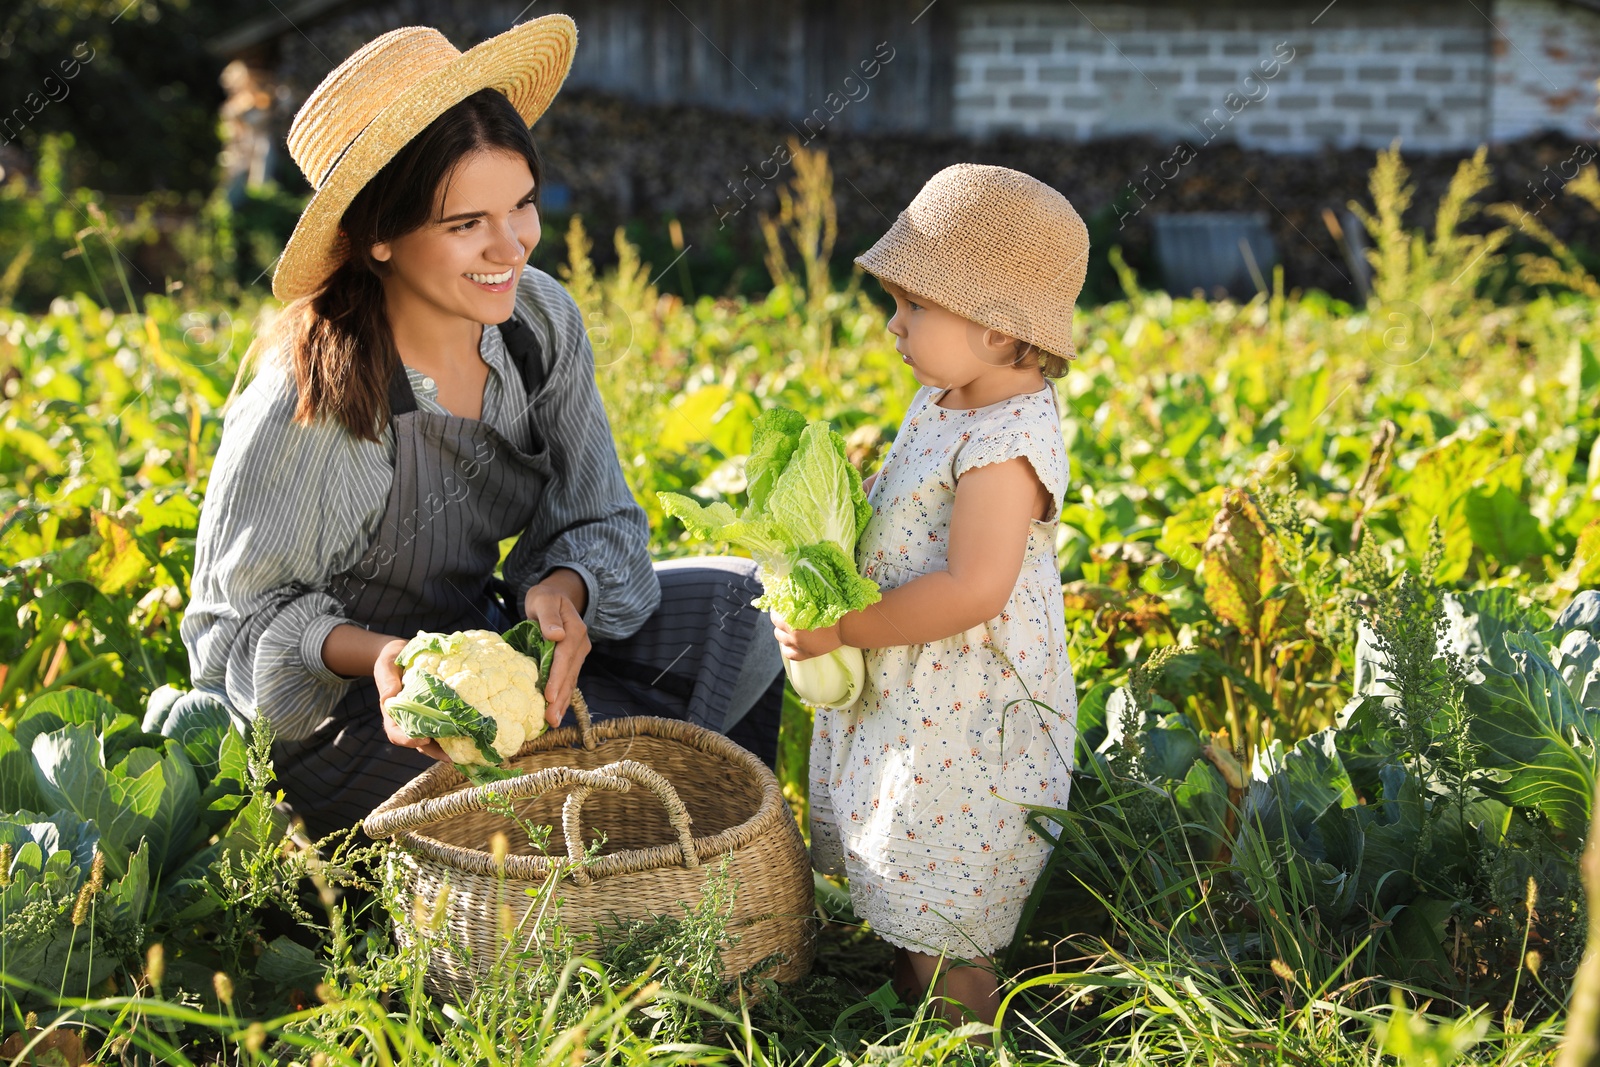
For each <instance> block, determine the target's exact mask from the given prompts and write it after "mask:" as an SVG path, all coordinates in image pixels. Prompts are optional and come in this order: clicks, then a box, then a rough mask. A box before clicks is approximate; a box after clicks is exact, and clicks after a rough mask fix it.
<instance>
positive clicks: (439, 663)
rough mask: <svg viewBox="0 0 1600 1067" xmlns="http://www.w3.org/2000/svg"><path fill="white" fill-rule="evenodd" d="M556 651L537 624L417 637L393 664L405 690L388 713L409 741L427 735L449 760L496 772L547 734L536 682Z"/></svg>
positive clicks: (465, 765)
mask: <svg viewBox="0 0 1600 1067" xmlns="http://www.w3.org/2000/svg"><path fill="white" fill-rule="evenodd" d="M553 651H554V646H553V645H552V644H551V643H550V642H549V641H546V640H545V639H544V637H543V635H542V634H540V632H539V626H538V624H537V623H535V622H531V621H530V622H522V623H518V624H517V625H516V626H514V627H512V628H511V629H510V630H507V631H506V633H505V635H504V636H501V635H500V634H497V633H495V632H494V631H493V630H462V631H459V632H457V633H453V634H439V633H419V634H417V636H415V637H413V638H412V639H411V640H410V642H409V643H407V645H406V647H405V648H404V649H402V650H401V652H400V655H399V657H398V658H397V659H396V662H397V663H398V664H399V665H400V666H401V667H402V668H404V669H405V682H404V687H403V688H402V689H401V690H400V694H399V695H398V696H396V697H395V698H394V699H393V700H391V701H390V702H389V714H390V715H391V716H393V718H394V720H395V722H396V723H397V724H398V725H399V726H400V728H401V729H402V730H404V731H405V732H406V733H407V734H409V735H410V736H412V737H432V738H435V739H437V740H438V742H439V747H440V748H442V749H444V752H445V755H447V756H449V757H450V759H451V761H453V762H454V763H456V764H458V765H461V766H462V767H463V769H465V768H466V767H485V766H487V767H498V766H500V765H502V764H503V763H504V762H505V761H506V760H507V759H509V758H510V757H512V756H514V755H516V753H517V750H518V749H520V748H521V747H522V746H523V744H524V743H525V742H526V741H527V740H528V739H529V738H533V737H538V736H539V735H540V734H541V733H543V732H544V729H545V721H544V711H545V707H544V694H543V692H542V687H541V685H540V681H541V679H542V678H543V677H544V676H545V675H546V674H547V673H548V671H549V667H550V659H551V656H552V655H553Z"/></svg>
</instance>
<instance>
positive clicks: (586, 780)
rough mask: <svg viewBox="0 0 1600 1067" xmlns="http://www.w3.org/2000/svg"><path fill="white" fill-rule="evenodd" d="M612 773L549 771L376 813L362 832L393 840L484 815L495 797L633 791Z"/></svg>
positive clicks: (624, 780)
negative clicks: (474, 813) (433, 825)
mask: <svg viewBox="0 0 1600 1067" xmlns="http://www.w3.org/2000/svg"><path fill="white" fill-rule="evenodd" d="M609 769H610V768H601V769H599V770H593V771H586V770H582V769H580V768H577V767H547V768H545V769H544V770H542V771H535V772H534V773H532V774H523V775H518V776H517V777H515V778H507V779H505V780H504V781H500V782H490V783H489V784H487V785H477V786H471V787H469V788H466V789H458V790H456V791H455V792H453V793H447V794H445V795H444V796H442V797H430V798H428V799H426V800H418V801H416V802H414V803H411V804H406V805H405V806H403V807H399V808H395V809H394V810H393V811H375V812H373V813H372V814H371V815H368V816H367V817H366V819H365V820H364V821H363V822H362V824H361V829H362V830H363V831H365V832H366V835H367V836H368V837H371V838H374V839H380V838H385V837H393V836H394V835H395V834H401V833H405V832H407V831H409V830H419V829H421V828H422V827H424V826H427V825H428V824H430V823H435V822H440V821H442V820H444V819H449V818H454V817H455V816H457V815H465V814H466V813H467V812H472V811H483V810H484V809H485V808H487V807H488V806H489V798H490V797H492V796H499V797H503V798H504V799H506V800H527V799H530V798H532V797H538V796H543V795H544V794H545V793H548V792H550V791H551V790H552V789H563V788H565V789H571V788H573V787H576V786H580V785H581V786H585V787H587V789H588V790H591V791H592V790H595V789H602V790H605V791H606V792H610V793H626V792H627V791H628V789H629V788H630V783H629V782H628V780H627V779H626V778H621V777H618V776H617V775H614V774H608V773H606V772H607V771H608V770H609Z"/></svg>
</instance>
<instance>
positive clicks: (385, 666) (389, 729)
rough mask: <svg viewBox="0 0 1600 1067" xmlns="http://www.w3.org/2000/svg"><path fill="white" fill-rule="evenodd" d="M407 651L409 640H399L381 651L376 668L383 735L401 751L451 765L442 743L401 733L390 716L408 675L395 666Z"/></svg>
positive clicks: (429, 738)
mask: <svg viewBox="0 0 1600 1067" xmlns="http://www.w3.org/2000/svg"><path fill="white" fill-rule="evenodd" d="M405 647H406V639H405V638H403V637H396V638H395V639H394V640H392V641H390V642H388V643H387V644H385V645H384V646H383V647H382V648H381V649H379V650H378V659H377V661H376V662H375V663H373V665H372V680H373V681H374V682H376V683H377V685H378V710H379V711H380V712H382V714H383V732H384V733H385V734H386V735H387V736H388V738H389V740H390V741H391V742H392V743H394V744H396V745H399V746H400V747H401V748H414V749H416V750H417V751H419V752H421V753H422V754H423V755H425V756H432V757H433V758H434V759H436V760H445V761H448V760H449V759H450V757H449V756H446V755H445V754H444V749H442V748H440V747H439V742H438V741H436V740H434V739H433V738H431V737H412V736H411V735H409V734H407V733H406V732H405V731H404V730H402V729H400V725H399V723H397V722H395V721H394V717H393V716H391V715H390V714H389V701H391V700H393V699H394V698H395V697H396V696H398V695H399V693H400V690H401V688H402V687H403V686H404V684H405V678H404V672H403V671H401V670H400V665H399V664H398V663H396V662H395V660H396V658H397V657H399V655H400V650H401V649H403V648H405Z"/></svg>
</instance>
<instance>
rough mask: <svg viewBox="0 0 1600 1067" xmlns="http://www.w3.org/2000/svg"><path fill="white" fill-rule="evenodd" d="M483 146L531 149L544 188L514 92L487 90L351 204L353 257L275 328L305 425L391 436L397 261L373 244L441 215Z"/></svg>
mask: <svg viewBox="0 0 1600 1067" xmlns="http://www.w3.org/2000/svg"><path fill="white" fill-rule="evenodd" d="M483 149H497V150H501V151H505V152H509V153H512V154H513V155H520V156H522V157H523V158H524V159H526V160H527V161H528V169H529V170H531V171H532V172H533V180H534V188H535V190H536V192H537V190H538V189H540V188H542V186H543V185H544V182H543V180H542V179H541V176H540V170H539V155H538V151H537V150H536V149H535V148H534V144H533V136H532V134H530V133H529V132H528V124H527V123H526V122H524V121H523V119H522V116H521V115H520V114H518V112H517V109H516V108H515V107H514V106H512V103H511V101H510V100H507V99H506V97H505V94H503V93H501V92H500V91H499V90H498V89H480V90H478V91H477V92H475V93H473V94H472V95H471V96H469V97H467V98H466V99H465V100H462V101H461V102H460V103H458V104H455V105H453V106H452V107H450V108H449V109H448V110H447V111H445V112H444V113H443V114H441V115H440V116H439V117H438V118H436V119H434V120H433V121H432V122H430V123H429V124H428V125H427V127H426V128H425V129H423V131H422V132H421V133H419V134H417V135H416V136H415V137H413V138H412V139H411V140H410V141H409V142H407V143H406V145H405V147H403V148H401V149H400V151H398V152H396V153H395V155H394V158H393V159H391V160H389V162H388V163H386V164H385V165H384V167H383V169H382V170H380V171H378V173H377V174H376V175H374V176H373V178H372V180H371V181H369V182H368V183H367V184H366V186H365V187H363V188H362V190H361V191H360V192H359V193H357V194H356V197H355V199H354V200H352V201H351V202H350V206H349V207H348V208H346V209H345V212H344V216H343V218H342V219H340V227H341V228H342V229H343V231H344V233H345V234H346V237H347V240H348V244H349V250H350V251H349V256H348V258H346V260H345V262H344V263H343V264H342V265H340V267H339V268H338V270H336V271H334V273H333V275H332V276H331V277H329V279H328V281H327V283H326V284H324V285H323V287H322V288H321V289H320V290H318V291H317V292H315V293H313V294H311V295H309V296H304V297H300V298H299V299H296V300H294V301H292V302H291V303H290V305H289V306H288V307H287V308H286V309H285V310H284V313H283V314H282V315H281V316H280V318H279V323H278V324H277V325H276V326H275V328H274V330H273V333H274V336H275V337H276V338H281V339H282V341H283V343H284V344H283V350H284V352H285V354H286V356H287V360H288V363H289V365H290V366H291V367H292V368H293V369H294V377H295V385H296V386H297V388H298V391H299V402H298V404H297V406H296V408H295V414H294V417H295V421H296V422H297V423H300V424H301V425H308V424H310V423H312V422H314V421H316V420H317V419H319V418H322V417H324V416H331V417H332V418H334V419H337V420H338V421H339V422H340V423H341V424H343V425H344V427H345V428H346V429H347V430H349V431H350V432H351V433H352V434H354V435H356V436H357V437H359V438H364V439H366V440H369V441H376V440H378V438H379V436H380V435H381V434H382V433H383V427H384V425H385V424H386V423H387V422H388V421H389V380H390V378H391V377H392V376H393V375H394V372H395V369H396V368H397V367H398V366H399V365H400V351H399V349H398V348H397V347H396V345H395V340H394V332H393V331H392V330H391V329H390V327H389V317H388V315H387V313H386V311H385V307H384V294H383V282H382V279H383V277H384V276H385V275H386V274H387V272H388V271H389V269H390V264H388V263H382V262H379V261H377V260H375V259H373V258H372V246H373V245H374V244H377V243H380V242H383V241H391V240H393V239H394V238H396V237H401V236H404V235H405V234H408V233H411V232H413V231H415V230H419V229H421V228H422V227H424V226H426V225H427V224H428V223H430V222H432V221H433V220H434V218H435V212H436V210H437V207H436V204H438V203H442V202H443V195H444V194H445V193H446V192H447V191H448V183H449V181H450V179H451V177H452V176H453V175H454V174H455V171H456V168H457V166H458V165H459V164H460V163H461V161H462V159H463V158H464V157H466V156H468V155H470V154H472V153H473V152H476V151H481V150H483ZM535 202H537V201H535Z"/></svg>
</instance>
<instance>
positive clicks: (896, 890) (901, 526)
mask: <svg viewBox="0 0 1600 1067" xmlns="http://www.w3.org/2000/svg"><path fill="white" fill-rule="evenodd" d="M1088 251H1089V237H1088V231H1087V230H1086V229H1085V227H1084V224H1083V221H1082V220H1081V219H1080V218H1079V217H1078V215H1077V213H1076V212H1075V211H1074V210H1073V209H1072V205H1071V204H1069V203H1068V202H1067V200H1066V198H1065V197H1063V196H1062V195H1061V194H1060V193H1058V192H1056V191H1055V190H1054V189H1051V188H1050V187H1049V186H1047V185H1045V184H1044V183H1042V182H1040V181H1037V180H1036V179H1034V178H1031V177H1029V176H1028V175H1026V174H1022V173H1019V172H1017V171H1014V170H1008V169H1006V168H1004V167H988V166H977V165H974V164H966V163H963V164H958V165H956V166H953V167H949V168H946V169H945V170H942V171H940V172H939V173H938V174H936V175H934V177H933V178H932V179H931V180H930V181H929V182H928V184H927V185H925V186H924V187H923V189H922V191H921V192H920V193H918V194H917V197H916V199H914V200H913V201H912V202H911V205H910V207H908V208H907V209H906V210H905V211H904V212H902V213H901V215H900V217H899V219H898V220H897V221H896V222H895V223H894V225H893V226H892V227H891V228H890V229H889V232H888V233H887V234H885V235H884V236H883V238H882V239H880V240H879V241H878V243H877V244H875V245H874V246H873V247H872V248H871V249H869V250H868V251H867V252H866V254H865V255H863V256H861V257H860V258H858V259H857V260H856V262H857V263H859V264H861V266H862V267H864V268H865V269H866V270H868V271H869V272H871V273H872V274H874V275H876V276H877V277H878V279H879V280H880V281H881V282H882V283H883V287H884V288H885V289H886V290H887V291H888V292H889V293H890V295H892V296H893V297H894V302H895V314H894V317H893V318H892V319H891V320H890V321H889V332H890V333H892V334H893V335H894V336H895V338H896V339H897V340H896V344H895V347H896V350H897V351H899V352H900V354H901V357H902V358H903V359H904V360H905V362H906V364H907V365H908V366H910V368H911V373H912V374H913V375H914V376H915V377H916V379H917V381H918V382H919V383H920V384H921V386H922V388H921V389H919V390H918V391H917V394H916V396H915V398H914V399H913V400H912V402H911V407H910V409H909V410H908V411H907V413H906V417H905V421H904V423H902V424H901V427H900V433H899V435H898V436H897V437H896V438H895V441H894V445H893V447H892V448H891V449H890V451H889V455H888V457H887V459H885V460H884V464H883V467H882V469H881V470H879V471H878V473H877V474H875V475H874V476H873V477H872V478H870V479H869V480H868V482H867V491H868V500H869V501H870V503H871V504H872V519H871V521H870V522H869V523H868V525H867V528H866V532H865V533H864V534H863V536H862V539H861V543H860V545H859V547H858V549H857V562H858V564H859V565H860V568H861V573H862V575H863V576H865V577H867V578H870V579H872V580H873V581H875V582H877V583H878V585H879V587H880V588H882V590H883V599H882V600H881V601H880V602H878V603H877V604H874V605H872V606H871V607H869V608H866V609H864V610H862V611H857V612H851V613H850V614H848V615H845V616H844V617H843V618H841V619H840V620H839V621H838V623H836V624H835V625H833V626H829V627H825V628H820V629H815V630H794V629H792V628H790V627H789V626H788V625H787V624H786V623H784V621H783V620H782V619H781V618H778V617H776V616H775V617H774V619H773V623H774V627H775V629H776V631H777V634H778V641H779V643H780V644H781V645H782V646H783V651H784V655H785V657H787V658H789V659H794V660H802V659H808V658H810V657H812V656H818V655H825V654H827V653H829V652H831V651H833V650H834V649H835V648H837V647H839V646H840V645H841V644H844V645H853V646H855V647H858V648H861V649H864V650H865V651H866V665H867V680H866V684H865V685H864V687H863V693H862V696H861V697H860V699H858V700H857V701H856V702H855V704H853V705H852V706H850V707H849V708H846V709H844V710H829V709H819V710H818V711H817V713H816V723H815V727H814V729H813V732H812V740H811V841H812V860H813V863H814V865H815V866H816V867H817V868H818V869H819V870H822V871H824V872H826V873H830V874H838V873H844V874H847V875H848V876H849V879H850V894H851V898H852V900H853V902H854V905H855V909H856V912H857V914H859V915H860V916H861V917H862V918H863V919H865V920H867V921H868V922H869V923H870V924H871V925H872V927H873V929H875V930H876V931H877V932H878V933H879V934H880V935H881V936H882V937H883V938H884V939H885V940H887V941H889V942H890V943H892V944H894V945H896V946H897V948H898V951H897V952H896V985H897V986H898V987H900V988H901V989H902V990H904V991H907V992H913V993H915V995H917V996H920V995H921V993H922V992H923V991H925V990H927V989H928V988H929V986H930V985H932V986H933V988H934V992H935V994H936V995H942V996H945V997H948V998H950V999H952V1000H954V1001H958V1002H959V1003H960V1004H961V1005H965V1006H966V1008H967V1009H969V1010H970V1011H971V1012H973V1013H974V1014H976V1015H977V1016H978V1018H979V1019H980V1020H982V1021H984V1022H992V1021H993V1019H994V1017H995V1013H996V1011H997V1010H998V1007H999V996H998V992H997V988H996V978H995V974H994V971H993V966H992V964H991V962H990V956H991V955H992V954H993V953H994V952H995V950H997V949H999V948H1001V947H1003V946H1004V945H1006V944H1007V943H1009V942H1010V940H1011V938H1012V935H1013V934H1014V933H1015V932H1016V926H1017V921H1018V918H1019V917H1020V914H1021V911H1022V907H1023V904H1024V902H1025V901H1026V900H1027V897H1028V894H1029V891H1030V890H1031V889H1032V887H1033V885H1034V883H1035V881H1037V879H1038V877H1039V873H1040V871H1041V870H1042V868H1043V867H1044V863H1045V860H1046V858H1047V854H1048V851H1049V844H1048V842H1047V841H1045V840H1044V839H1042V838H1041V837H1040V836H1039V835H1038V834H1036V833H1035V832H1034V831H1033V829H1032V828H1031V827H1029V826H1028V823H1027V812H1026V810H1025V809H1024V808H1023V807H1022V805H1023V804H1032V805H1045V806H1050V807H1058V808H1059V807H1064V806H1065V805H1066V802H1067V790H1068V786H1069V784H1070V779H1069V773H1070V771H1071V762H1072V752H1073V743H1074V726H1075V721H1076V717H1077V706H1078V703H1077V693H1076V690H1075V688H1074V685H1073V679H1072V668H1071V665H1070V664H1068V662H1067V645H1066V624H1065V618H1064V614H1063V609H1062V601H1061V579H1060V575H1059V573H1058V571H1057V569H1056V556H1055V538H1056V523H1057V520H1058V518H1059V516H1060V514H1061V507H1062V498H1063V495H1064V494H1065V492H1066V488H1067V476H1068V473H1067V457H1066V454H1065V447H1064V443H1063V441H1062V436H1061V423H1060V418H1059V415H1058V414H1057V411H1056V399H1055V392H1054V390H1053V389H1052V388H1051V385H1050V383H1049V382H1048V381H1046V378H1047V377H1059V376H1060V375H1062V374H1063V373H1065V370H1066V362H1067V360H1068V359H1070V358H1071V357H1072V353H1073V348H1072V308H1073V303H1074V301H1075V300H1076V299H1077V296H1078V290H1079V289H1080V288H1081V287H1082V285H1083V277H1084V267H1085V262H1086V259H1087V257H1088ZM941 957H943V958H945V959H946V960H948V961H951V963H952V964H953V965H952V967H951V969H950V970H949V971H948V973H946V974H945V975H943V976H942V977H943V981H942V982H941V981H938V979H939V978H940V976H939V975H938V973H937V972H938V968H939V963H940V959H941ZM936 982H937V984H936ZM946 1010H947V1012H949V1013H950V1015H951V1017H952V1018H953V1019H954V1018H955V1017H956V1015H957V1013H958V1012H959V1008H956V1007H954V1006H950V1007H947V1008H946Z"/></svg>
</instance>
